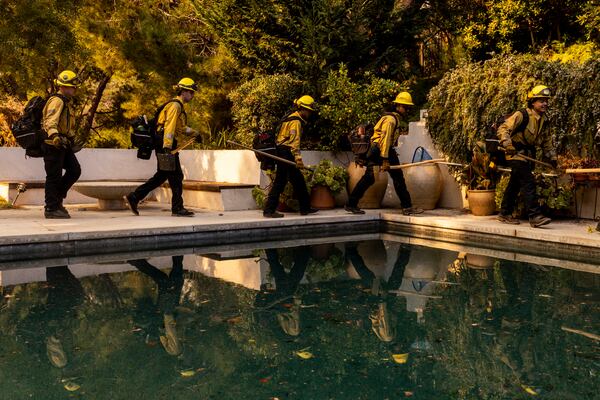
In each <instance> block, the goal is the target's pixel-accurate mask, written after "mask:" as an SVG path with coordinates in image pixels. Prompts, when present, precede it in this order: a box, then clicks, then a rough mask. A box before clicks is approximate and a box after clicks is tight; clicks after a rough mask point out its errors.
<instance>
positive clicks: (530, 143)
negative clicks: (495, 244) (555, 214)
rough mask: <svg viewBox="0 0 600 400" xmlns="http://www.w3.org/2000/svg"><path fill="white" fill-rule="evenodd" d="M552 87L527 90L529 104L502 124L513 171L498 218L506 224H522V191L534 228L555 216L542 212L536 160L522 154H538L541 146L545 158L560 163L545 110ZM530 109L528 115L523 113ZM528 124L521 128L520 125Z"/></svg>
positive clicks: (501, 134) (500, 135) (504, 145)
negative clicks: (516, 212) (519, 216)
mask: <svg viewBox="0 0 600 400" xmlns="http://www.w3.org/2000/svg"><path fill="white" fill-rule="evenodd" d="M550 95H551V94H550V89H548V87H546V86H544V85H538V86H536V87H534V88H533V89H531V91H530V92H529V93H528V94H527V108H526V109H525V110H524V111H516V112H515V113H513V114H512V115H511V116H510V117H508V118H507V119H506V121H504V123H502V125H500V126H499V127H498V139H499V140H500V146H502V148H503V149H504V151H505V153H506V160H507V163H508V166H509V167H510V168H511V170H512V172H511V174H510V180H509V182H508V186H507V187H506V191H505V192H504V199H503V201H502V207H501V210H500V214H499V215H498V220H499V221H501V222H503V223H505V224H512V225H518V224H519V223H520V222H519V220H518V219H516V218H514V217H513V215H512V214H513V211H514V209H515V206H516V203H517V197H518V195H519V192H520V193H521V194H522V196H523V198H524V200H525V207H526V211H527V214H528V217H529V224H530V225H531V226H532V227H534V228H539V227H541V226H544V225H547V224H549V223H550V222H551V221H552V220H551V219H550V218H548V217H546V216H544V215H543V214H542V210H541V208H540V204H539V203H538V198H537V194H536V183H535V178H534V176H533V167H534V166H533V163H532V162H531V161H527V160H526V159H524V158H523V157H522V155H525V156H529V157H533V158H535V157H536V153H537V150H538V148H540V149H541V151H542V154H543V159H544V161H546V162H548V163H549V164H551V165H552V166H553V167H554V168H556V166H557V157H556V151H555V149H554V145H553V143H552V138H551V137H550V135H549V133H548V131H547V129H546V128H547V125H548V124H547V122H546V118H545V113H546V110H547V108H548V99H549V98H550ZM524 112H526V113H527V116H524V115H523V113H524ZM524 119H528V121H529V122H528V123H527V125H526V126H525V127H524V129H523V130H522V131H520V132H519V127H520V126H522V125H524V124H523V121H524Z"/></svg>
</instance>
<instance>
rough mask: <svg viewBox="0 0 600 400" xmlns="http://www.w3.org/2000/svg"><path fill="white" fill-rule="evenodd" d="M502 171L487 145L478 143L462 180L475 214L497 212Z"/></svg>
mask: <svg viewBox="0 0 600 400" xmlns="http://www.w3.org/2000/svg"><path fill="white" fill-rule="evenodd" d="M499 179H500V172H499V171H498V169H497V168H496V165H495V163H494V162H493V161H492V160H491V156H490V153H488V152H486V151H485V145H484V144H483V145H481V144H480V143H478V144H477V145H476V146H475V149H474V150H473V157H472V159H471V162H470V163H469V164H468V165H467V166H466V167H465V168H464V169H463V171H462V174H461V175H460V179H459V180H460V182H461V183H462V184H463V185H465V186H467V200H468V201H469V209H470V210H471V213H472V214H473V215H477V216H484V215H492V214H494V213H495V212H496V184H497V183H498V181H499Z"/></svg>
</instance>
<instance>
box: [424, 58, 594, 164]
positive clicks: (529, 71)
mask: <svg viewBox="0 0 600 400" xmlns="http://www.w3.org/2000/svg"><path fill="white" fill-rule="evenodd" d="M537 84H545V85H547V86H549V87H551V89H552V92H553V97H552V98H551V100H550V108H549V111H548V118H549V121H550V122H549V124H550V125H549V132H550V134H551V135H552V137H553V138H554V140H555V143H556V146H557V148H558V150H559V152H565V151H567V150H574V149H578V150H579V151H580V152H581V153H583V154H584V155H585V154H593V153H594V152H595V151H596V150H595V147H594V144H595V140H596V139H595V138H596V134H597V130H598V124H599V123H600V61H598V58H597V57H593V58H592V59H590V60H588V61H585V62H583V63H578V62H571V61H570V62H561V61H559V60H557V61H552V60H550V59H549V58H548V57H546V56H535V55H511V56H498V57H495V58H493V59H491V60H488V61H485V62H482V63H470V64H464V65H462V66H461V67H459V68H456V69H455V70H453V71H452V72H450V73H448V74H447V75H446V76H444V78H443V79H442V80H441V81H440V83H439V84H438V85H437V86H436V87H435V88H434V89H433V90H432V91H431V92H430V94H429V101H430V107H429V119H428V125H429V131H430V133H431V136H432V138H433V140H434V142H435V143H436V144H437V145H438V146H439V147H440V148H441V149H443V151H444V152H445V153H446V154H447V155H449V156H450V157H451V158H452V159H454V160H457V161H465V160H466V157H467V154H468V152H469V150H470V149H471V148H472V146H473V144H474V143H475V141H477V140H479V139H481V138H483V137H484V136H485V134H486V133H487V132H488V130H489V127H490V126H491V125H492V124H493V123H494V122H495V121H496V120H498V118H499V117H501V116H502V115H505V114H507V113H510V112H512V111H515V110H517V109H519V108H522V107H523V106H524V105H525V99H526V95H527V92H528V91H529V90H530V89H531V88H532V87H533V86H534V85H537Z"/></svg>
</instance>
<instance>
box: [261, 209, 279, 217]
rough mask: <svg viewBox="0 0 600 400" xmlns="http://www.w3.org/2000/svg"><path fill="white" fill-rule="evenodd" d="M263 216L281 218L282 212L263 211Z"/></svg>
mask: <svg viewBox="0 0 600 400" xmlns="http://www.w3.org/2000/svg"><path fill="white" fill-rule="evenodd" d="M263 217H265V218H283V214H282V213H278V212H277V211H273V212H269V211H263Z"/></svg>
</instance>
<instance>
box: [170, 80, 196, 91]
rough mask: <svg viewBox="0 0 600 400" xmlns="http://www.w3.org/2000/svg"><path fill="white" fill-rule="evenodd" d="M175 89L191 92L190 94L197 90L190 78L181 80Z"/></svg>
mask: <svg viewBox="0 0 600 400" xmlns="http://www.w3.org/2000/svg"><path fill="white" fill-rule="evenodd" d="M175 88H177V89H184V90H191V91H192V92H195V91H196V90H198V85H197V84H196V82H194V80H193V79H192V78H183V79H181V80H180V81H179V82H178V83H177V85H176V86H175Z"/></svg>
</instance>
